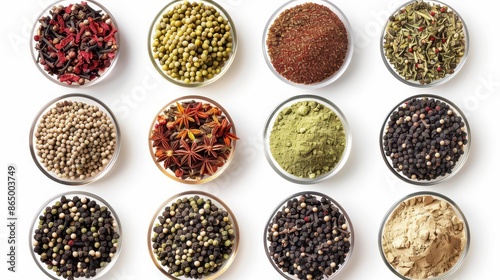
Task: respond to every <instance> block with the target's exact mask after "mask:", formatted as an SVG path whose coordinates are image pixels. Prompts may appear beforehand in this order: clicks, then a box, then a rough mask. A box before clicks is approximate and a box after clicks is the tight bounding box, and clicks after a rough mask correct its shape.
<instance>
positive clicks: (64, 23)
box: [34, 1, 118, 85]
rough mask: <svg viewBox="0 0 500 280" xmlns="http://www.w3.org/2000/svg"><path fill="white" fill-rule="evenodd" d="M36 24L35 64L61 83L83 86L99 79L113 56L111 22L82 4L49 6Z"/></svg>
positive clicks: (114, 38)
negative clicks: (37, 25) (38, 64)
mask: <svg viewBox="0 0 500 280" xmlns="http://www.w3.org/2000/svg"><path fill="white" fill-rule="evenodd" d="M38 22H39V23H40V25H39V27H38V30H37V31H36V34H35V36H34V40H35V41H36V45H35V50H36V51H37V52H38V56H37V59H36V61H37V63H40V65H41V66H42V67H43V69H44V70H45V71H46V72H47V74H49V75H50V76H56V78H57V80H58V81H60V82H62V83H67V84H68V85H83V84H85V83H86V82H88V81H93V80H95V79H97V78H99V77H100V76H101V75H102V74H103V73H104V71H106V69H107V68H108V67H109V66H110V65H111V63H112V61H113V60H114V58H115V56H116V54H117V50H118V43H117V32H118V30H117V29H116V27H115V23H114V22H113V21H112V19H111V17H110V15H109V14H106V13H103V11H101V10H95V9H94V8H92V7H91V6H90V5H89V4H88V3H87V2H85V1H82V2H81V3H76V4H69V5H68V6H63V5H58V6H53V7H52V9H51V10H50V11H49V15H46V16H42V17H41V18H40V19H39V20H38Z"/></svg>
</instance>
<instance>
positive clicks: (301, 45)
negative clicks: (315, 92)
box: [264, 0, 352, 86]
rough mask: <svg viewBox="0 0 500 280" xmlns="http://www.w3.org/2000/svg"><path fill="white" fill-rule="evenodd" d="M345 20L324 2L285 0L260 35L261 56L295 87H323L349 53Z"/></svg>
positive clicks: (350, 43)
mask: <svg viewBox="0 0 500 280" xmlns="http://www.w3.org/2000/svg"><path fill="white" fill-rule="evenodd" d="M349 28H350V27H349V24H348V22H347V19H346V18H345V16H344V15H343V14H342V12H341V11H340V10H339V9H338V8H337V7H335V6H334V5H333V4H331V3H329V2H327V1H295V0H294V1H289V2H288V3H286V4H285V5H284V6H282V7H281V8H280V9H278V11H277V12H276V13H275V15H273V17H272V18H271V19H270V21H269V22H268V25H267V26H266V33H265V34H264V57H265V58H266V61H267V62H268V65H269V66H270V67H271V69H272V70H273V72H275V74H277V75H278V77H281V78H282V79H284V80H285V81H287V82H289V83H293V84H295V85H299V86H324V85H326V84H328V83H330V82H333V80H335V79H337V78H338V77H339V76H340V75H341V73H342V72H343V71H344V70H345V68H346V66H347V64H348V61H349V60H350V56H351V54H352V39H351V38H350V34H349V33H350V29H349Z"/></svg>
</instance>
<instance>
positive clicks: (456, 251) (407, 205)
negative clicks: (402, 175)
mask: <svg viewBox="0 0 500 280" xmlns="http://www.w3.org/2000/svg"><path fill="white" fill-rule="evenodd" d="M469 240H470V239H469V229H468V225H467V221H466V220H465V218H464V216H463V214H462V213H461V211H460V210H459V209H458V207H457V206H456V205H455V204H454V203H453V202H452V201H450V200H449V199H448V198H446V197H444V196H442V195H439V194H435V193H425V192H422V193H416V194H413V195H410V196H408V197H406V198H404V199H403V200H401V201H400V202H398V203H397V204H396V206H394V207H393V208H392V210H391V211H390V212H389V213H388V214H387V216H386V217H385V219H384V223H383V224H382V228H381V231H380V233H379V246H380V253H381V255H382V257H383V260H384V262H385V263H386V264H387V265H388V267H389V268H390V269H391V270H392V271H393V272H394V273H395V274H396V275H398V276H400V277H401V278H402V279H430V278H431V279H434V278H435V277H440V278H439V279H444V277H445V276H449V275H450V274H452V273H453V272H454V271H456V270H457V269H458V267H459V265H460V264H461V263H462V261H463V259H464V258H465V255H466V253H467V251H468V247H469V242H470V241H469ZM441 277H443V278H441Z"/></svg>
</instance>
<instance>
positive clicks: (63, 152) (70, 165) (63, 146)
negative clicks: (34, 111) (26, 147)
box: [34, 100, 117, 180]
mask: <svg viewBox="0 0 500 280" xmlns="http://www.w3.org/2000/svg"><path fill="white" fill-rule="evenodd" d="M34 137H35V140H34V146H35V148H36V155H37V157H38V160H39V161H40V164H41V165H42V166H43V167H44V168H45V169H46V170H47V171H48V172H51V173H53V174H55V176H57V177H58V178H62V179H67V180H85V179H88V178H91V177H94V176H96V175H98V174H99V173H100V172H102V171H103V170H104V169H105V168H106V166H108V164H109V163H110V162H111V160H112V158H113V156H114V154H115V150H116V146H117V129H116V127H115V125H114V123H113V121H112V119H111V118H110V116H109V115H108V114H107V113H105V112H103V111H101V110H100V109H99V107H98V106H95V105H89V104H86V103H85V102H80V101H71V100H65V101H61V102H57V103H56V104H55V105H53V106H52V107H50V108H49V110H47V112H46V113H45V114H43V115H42V116H41V118H40V120H39V121H38V123H37V126H36V129H35V130H34Z"/></svg>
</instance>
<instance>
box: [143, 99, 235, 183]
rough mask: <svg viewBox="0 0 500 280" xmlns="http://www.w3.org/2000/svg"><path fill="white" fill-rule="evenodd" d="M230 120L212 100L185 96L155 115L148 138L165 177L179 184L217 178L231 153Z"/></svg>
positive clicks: (232, 145) (151, 149) (233, 130)
mask: <svg viewBox="0 0 500 280" xmlns="http://www.w3.org/2000/svg"><path fill="white" fill-rule="evenodd" d="M238 139H239V138H238V137H237V136H236V132H235V128H234V126H233V123H232V121H231V119H230V117H229V115H228V114H227V112H225V110H224V109H223V108H222V107H221V106H220V105H218V104H217V103H216V102H215V101H213V100H210V99H208V98H204V97H197V96H186V97H182V98H179V99H177V100H175V101H174V102H173V103H171V104H170V105H168V106H167V107H165V108H164V109H162V110H161V111H160V113H159V114H158V115H157V117H156V118H155V121H154V122H153V126H152V128H151V133H150V137H149V146H150V151H151V155H152V156H153V159H154V160H155V162H156V164H157V166H158V167H159V168H160V169H161V170H162V171H163V172H164V173H165V174H167V175H168V176H169V177H171V178H173V179H175V180H177V181H180V182H183V183H193V184H197V183H204V182H208V181H209V180H212V179H214V178H215V177H217V176H218V175H219V174H220V173H221V172H222V171H223V170H224V169H225V167H227V164H228V163H229V161H230V159H231V158H232V156H233V154H234V149H235V145H236V140H238Z"/></svg>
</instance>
